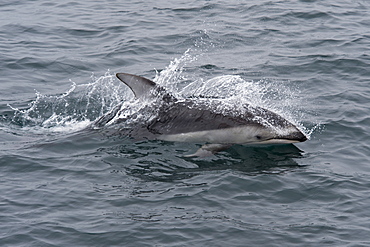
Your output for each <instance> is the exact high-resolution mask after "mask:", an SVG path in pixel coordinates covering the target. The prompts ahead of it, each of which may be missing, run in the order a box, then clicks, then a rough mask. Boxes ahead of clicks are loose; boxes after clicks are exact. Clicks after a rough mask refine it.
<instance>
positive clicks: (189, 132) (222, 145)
mask: <svg viewBox="0 0 370 247" xmlns="http://www.w3.org/2000/svg"><path fill="white" fill-rule="evenodd" d="M116 76H117V78H118V79H119V80H120V81H122V82H123V83H125V84H126V85H127V86H128V87H129V88H130V89H131V90H132V92H133V93H134V96H135V98H137V99H139V100H140V99H142V98H145V97H147V98H150V97H160V100H161V101H162V104H160V106H159V108H158V114H157V116H156V117H155V118H153V119H151V120H149V121H148V122H147V123H145V124H143V126H140V127H139V128H137V129H136V130H133V131H131V132H130V135H131V136H133V137H134V138H136V137H137V136H141V137H143V138H145V139H157V140H163V141H170V142H192V143H205V144H204V145H203V146H202V147H201V148H200V149H199V150H198V151H196V152H195V153H194V154H191V155H187V157H205V156H209V155H212V154H215V153H217V152H219V151H222V150H225V149H227V148H229V147H230V146H232V145H234V144H242V145H256V144H288V143H297V142H304V141H306V140H307V137H306V136H305V135H304V134H303V133H302V132H301V131H300V130H299V129H298V128H297V127H296V126H295V125H294V124H292V123H291V122H289V121H288V120H286V119H285V118H283V117H281V116H280V115H278V114H276V113H274V112H272V111H270V110H267V109H264V108H262V107H255V106H251V105H249V104H246V105H244V106H243V109H245V110H244V112H242V114H240V115H239V116H234V115H235V114H232V113H218V112H215V111H213V110H212V109H210V108H209V107H206V106H205V105H203V104H202V103H199V102H194V100H191V99H181V100H180V99H177V98H175V97H174V96H173V95H172V94H170V93H168V92H166V90H165V89H164V88H162V87H160V86H159V85H157V84H156V83H155V82H153V81H151V80H149V79H146V78H144V77H141V76H137V75H133V74H127V73H117V74H116ZM119 110H120V107H119V106H118V107H116V108H115V109H113V110H112V111H111V112H109V113H108V114H106V115H104V116H102V117H101V118H100V119H98V120H97V121H95V126H104V125H106V124H107V123H109V122H110V121H112V119H113V118H114V117H115V116H116V115H117V114H118V113H119Z"/></svg>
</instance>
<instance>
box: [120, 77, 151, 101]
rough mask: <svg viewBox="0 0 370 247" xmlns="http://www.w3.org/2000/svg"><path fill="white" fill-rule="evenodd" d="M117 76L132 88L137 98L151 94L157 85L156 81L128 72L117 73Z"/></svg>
mask: <svg viewBox="0 0 370 247" xmlns="http://www.w3.org/2000/svg"><path fill="white" fill-rule="evenodd" d="M116 76H117V78H118V79H120V80H121V81H122V82H123V83H125V84H126V85H127V86H128V87H129V88H130V89H131V90H132V92H133V93H134V95H135V97H136V98H140V97H142V96H143V95H147V94H149V93H150V91H151V90H152V89H153V88H155V87H157V85H156V84H155V82H153V81H151V80H149V79H146V78H144V77H141V76H137V75H132V74H126V73H117V74H116Z"/></svg>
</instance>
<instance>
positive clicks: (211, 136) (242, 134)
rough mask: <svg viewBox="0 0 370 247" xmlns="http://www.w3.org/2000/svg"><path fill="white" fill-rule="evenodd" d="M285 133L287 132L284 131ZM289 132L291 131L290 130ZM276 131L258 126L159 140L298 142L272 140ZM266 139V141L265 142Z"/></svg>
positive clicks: (169, 136) (172, 136)
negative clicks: (262, 138)
mask: <svg viewBox="0 0 370 247" xmlns="http://www.w3.org/2000/svg"><path fill="white" fill-rule="evenodd" d="M284 131H285V132H286V131H288V130H286V129H285V130H284ZM290 131H293V129H291V130H290ZM294 131H296V129H294ZM273 132H276V130H271V129H264V128H260V127H258V126H240V127H234V128H225V129H217V130H205V131H195V132H187V133H179V134H171V135H161V136H159V137H158V139H159V140H163V141H173V142H193V143H199V142H207V143H220V144H223V143H229V144H287V143H295V142H298V141H294V140H287V139H274V137H276V136H277V133H273ZM256 135H261V136H264V137H266V136H267V137H269V138H265V139H264V140H258V139H257V138H256ZM266 139H267V140H266Z"/></svg>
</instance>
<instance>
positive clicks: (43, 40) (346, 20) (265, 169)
mask: <svg viewBox="0 0 370 247" xmlns="http://www.w3.org/2000/svg"><path fill="white" fill-rule="evenodd" d="M369 11H370V2H368V1H365V0H353V1H333V0H328V1H315V0H311V1H309V0H301V1H257V2H256V1H205V0H204V1H191V2H189V1H171V2H169V1H145V2H144V1H85V2H81V1H78V2H77V1H67V0H62V1H56V2H50V1H44V0H35V1H9V0H5V1H4V0H3V1H2V2H1V3H0V54H1V55H0V66H1V70H0V89H1V90H0V134H1V135H0V220H1V225H2V227H1V230H0V245H1V246H369V245H370V223H369V222H370V211H369V210H368V205H370V196H369V195H370V164H369V154H370V141H369V140H370V134H369V133H370V117H369V112H370V89H369V78H370V70H369V68H370V54H369V48H370V42H369V40H370V15H369ZM117 72H126V73H132V74H138V75H141V76H145V77H147V78H150V79H154V80H155V81H156V82H157V83H159V84H161V85H162V86H164V87H165V88H166V89H168V90H169V91H171V92H172V93H174V94H176V95H178V96H182V97H194V98H197V97H204V98H205V99H207V98H209V99H211V98H215V97H216V98H223V99H225V105H222V106H218V107H221V108H222V109H228V110H230V109H234V108H233V107H235V109H237V107H238V105H242V104H243V103H246V102H248V103H251V104H254V105H259V106H262V107H266V108H268V109H270V110H273V111H275V112H278V113H279V114H281V115H282V116H284V117H286V118H287V119H289V120H290V121H292V122H294V123H295V124H297V125H298V126H299V127H300V128H301V129H302V130H303V131H304V132H305V133H306V134H307V135H308V136H309V137H310V139H309V140H308V141H306V142H304V143H299V144H296V145H295V146H293V145H281V146H265V147H255V146H253V147H248V146H241V145H235V146H233V147H232V148H230V149H228V150H227V151H223V152H220V153H218V154H216V155H215V156H212V157H207V158H203V159H199V158H186V157H185V155H187V154H190V153H192V152H194V151H195V150H197V148H199V146H200V145H199V144H192V143H172V142H162V141H155V140H141V141H136V142H135V141H133V140H131V139H130V138H127V137H125V136H121V135H118V134H117V135H116V134H112V132H111V131H110V130H111V128H113V129H114V126H111V127H108V128H105V129H103V130H95V131H92V130H86V129H85V128H86V127H87V126H89V124H91V123H92V122H93V121H94V120H96V119H97V118H99V117H100V116H102V115H104V114H106V113H107V112H108V111H109V110H111V109H112V108H113V107H114V106H115V105H117V104H119V103H122V102H124V104H125V107H126V110H127V111H126V113H127V115H125V116H122V117H126V119H127V124H128V123H129V124H133V125H135V124H139V123H141V122H142V121H144V120H145V119H147V118H148V117H150V112H145V111H144V114H138V113H143V112H142V109H143V108H145V106H146V104H147V103H148V102H144V103H143V102H139V101H135V100H134V99H133V95H132V93H131V92H130V91H129V89H128V88H127V87H125V86H124V85H122V83H121V82H119V81H118V80H117V79H116V78H115V76H114V74H115V73H117ZM148 114H149V115H148ZM113 133H114V131H113Z"/></svg>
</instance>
